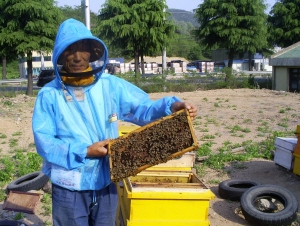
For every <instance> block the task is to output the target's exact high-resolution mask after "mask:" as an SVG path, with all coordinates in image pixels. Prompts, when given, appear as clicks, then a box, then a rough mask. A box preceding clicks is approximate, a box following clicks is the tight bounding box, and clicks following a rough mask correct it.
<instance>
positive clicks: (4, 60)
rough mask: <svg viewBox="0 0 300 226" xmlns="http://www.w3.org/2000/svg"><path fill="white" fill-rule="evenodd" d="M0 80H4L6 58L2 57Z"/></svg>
mask: <svg viewBox="0 0 300 226" xmlns="http://www.w3.org/2000/svg"><path fill="white" fill-rule="evenodd" d="M2 79H3V80H4V79H6V56H4V57H2Z"/></svg>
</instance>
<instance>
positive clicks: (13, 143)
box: [9, 139, 18, 148]
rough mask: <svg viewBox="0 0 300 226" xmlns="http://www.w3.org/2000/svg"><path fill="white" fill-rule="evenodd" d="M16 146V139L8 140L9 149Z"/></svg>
mask: <svg viewBox="0 0 300 226" xmlns="http://www.w3.org/2000/svg"><path fill="white" fill-rule="evenodd" d="M17 145H18V140H17V139H9V147H11V148H12V147H16V146H17Z"/></svg>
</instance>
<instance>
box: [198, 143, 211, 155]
mask: <svg viewBox="0 0 300 226" xmlns="http://www.w3.org/2000/svg"><path fill="white" fill-rule="evenodd" d="M212 145H213V143H212V142H205V143H204V144H202V145H201V146H200V147H199V148H198V150H197V155H198V156H208V155H210V154H211V153H212V150H211V147H212Z"/></svg>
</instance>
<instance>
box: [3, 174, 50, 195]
mask: <svg viewBox="0 0 300 226" xmlns="http://www.w3.org/2000/svg"><path fill="white" fill-rule="evenodd" d="M48 180H49V178H48V177H47V176H46V175H45V174H44V173H43V172H42V171H36V172H33V173H29V174H26V175H24V176H22V177H19V178H18V179H16V180H14V181H12V182H11V183H10V184H8V185H7V188H6V191H7V192H8V193H9V191H30V190H39V189H41V188H43V187H44V185H45V184H46V183H47V182H48Z"/></svg>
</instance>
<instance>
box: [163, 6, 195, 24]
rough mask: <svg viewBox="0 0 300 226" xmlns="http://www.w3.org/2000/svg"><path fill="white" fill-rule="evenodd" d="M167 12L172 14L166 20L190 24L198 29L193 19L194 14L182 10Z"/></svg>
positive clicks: (169, 10)
mask: <svg viewBox="0 0 300 226" xmlns="http://www.w3.org/2000/svg"><path fill="white" fill-rule="evenodd" d="M167 12H169V13H170V14H172V15H171V16H170V17H169V18H168V19H169V20H175V21H178V22H179V21H183V22H185V23H191V24H192V25H193V26H195V27H199V23H198V22H197V21H196V19H195V18H194V13H192V12H190V11H186V10H182V9H168V10H167Z"/></svg>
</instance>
